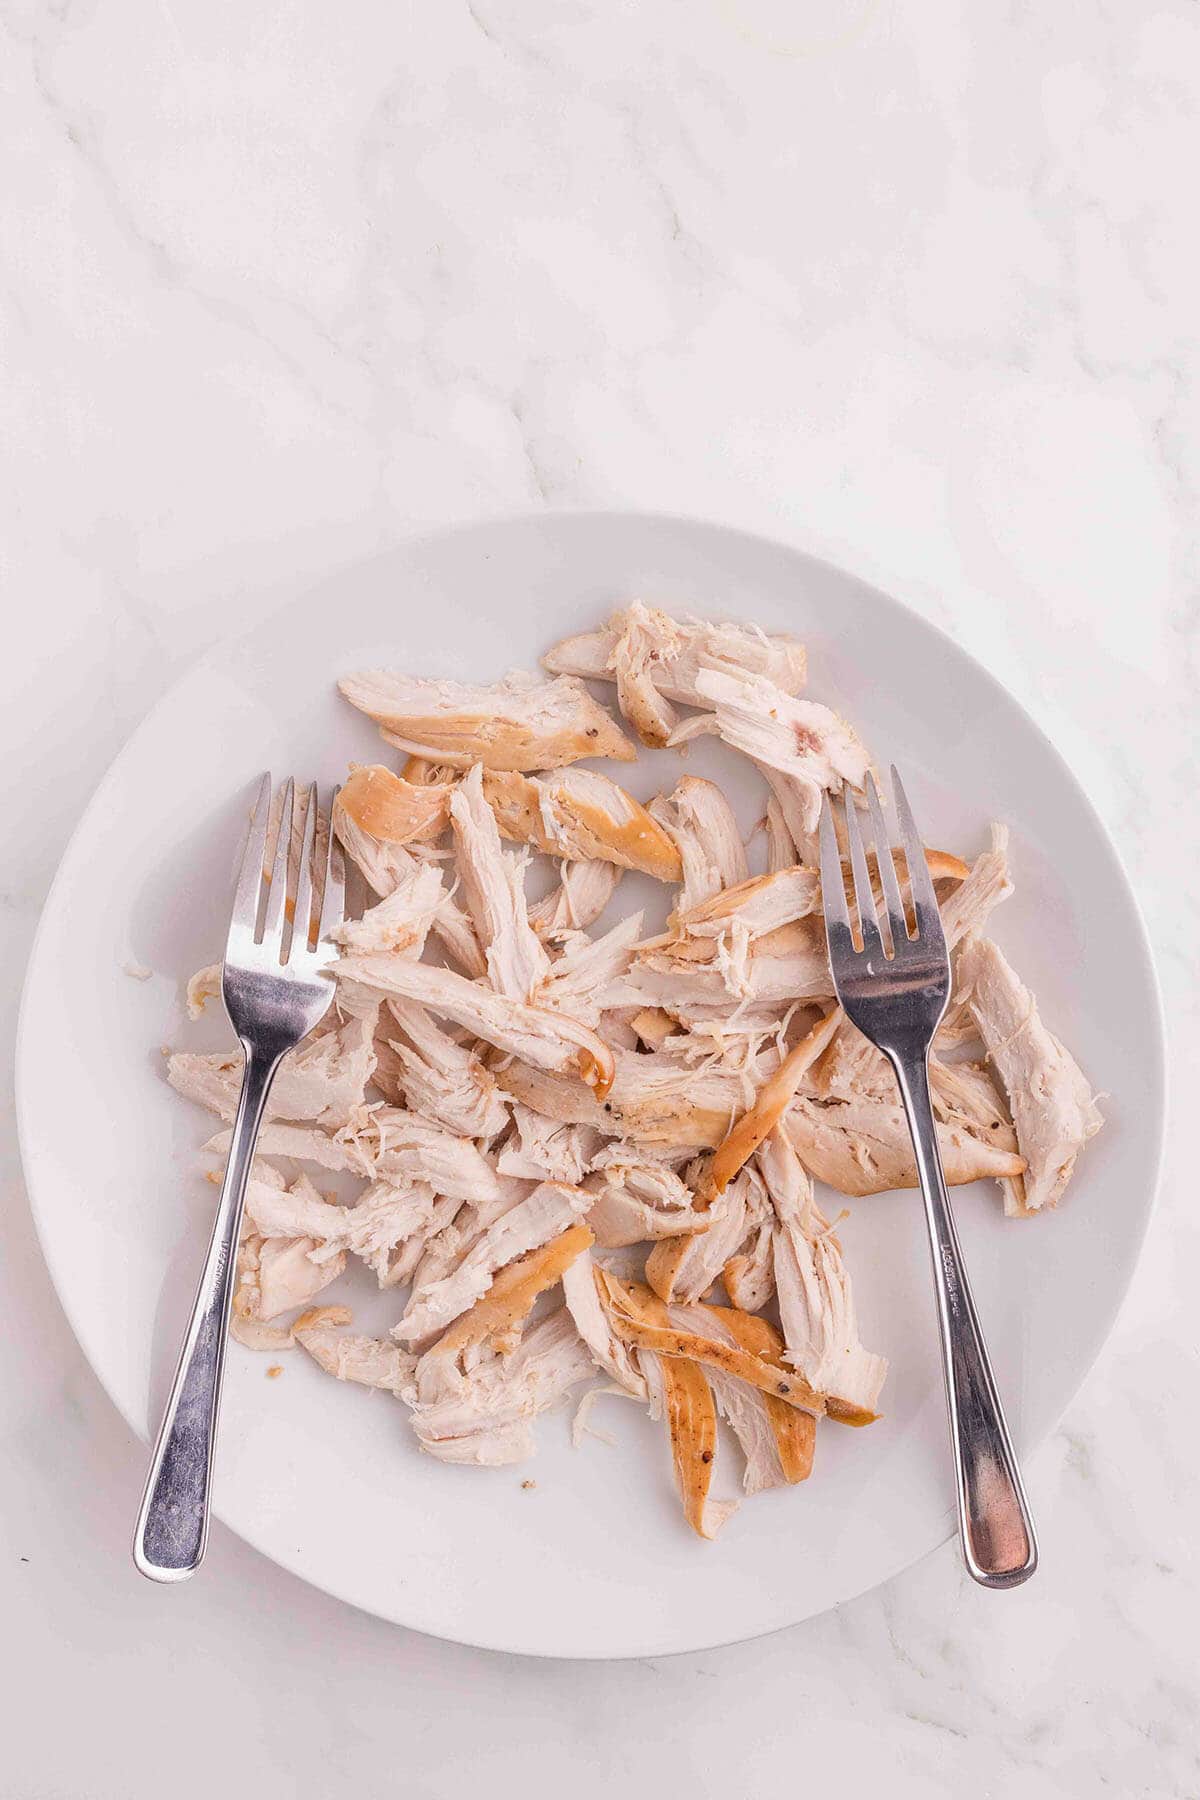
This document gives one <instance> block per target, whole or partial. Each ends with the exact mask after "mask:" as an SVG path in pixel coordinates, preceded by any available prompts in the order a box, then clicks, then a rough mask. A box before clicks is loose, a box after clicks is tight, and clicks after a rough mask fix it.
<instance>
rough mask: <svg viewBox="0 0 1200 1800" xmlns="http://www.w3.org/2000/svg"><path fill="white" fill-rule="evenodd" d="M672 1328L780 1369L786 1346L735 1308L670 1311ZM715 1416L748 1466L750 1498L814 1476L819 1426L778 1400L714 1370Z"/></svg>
mask: <svg viewBox="0 0 1200 1800" xmlns="http://www.w3.org/2000/svg"><path fill="white" fill-rule="evenodd" d="M667 1320H668V1323H669V1324H671V1325H673V1326H676V1327H677V1328H678V1329H679V1330H681V1331H687V1332H692V1333H695V1335H696V1336H698V1337H704V1338H708V1339H709V1340H710V1342H712V1343H715V1344H724V1345H726V1346H728V1347H730V1348H733V1349H741V1350H746V1351H749V1352H750V1353H751V1354H752V1355H755V1356H757V1357H758V1358H759V1360H760V1361H763V1362H768V1363H774V1364H776V1365H777V1366H779V1367H782V1357H781V1352H782V1348H783V1346H782V1341H781V1340H780V1338H779V1335H778V1333H777V1332H776V1331H775V1330H774V1329H773V1328H772V1326H771V1325H770V1324H768V1322H767V1320H766V1319H759V1318H756V1317H755V1316H754V1315H753V1314H751V1313H749V1312H747V1311H745V1309H743V1308H739V1307H737V1306H736V1305H735V1306H732V1307H730V1306H672V1307H670V1308H669V1309H668V1313H667ZM704 1373H705V1376H706V1378H707V1381H708V1385H709V1387H710V1388H711V1389H712V1393H713V1398H714V1400H715V1401H716V1403H717V1410H718V1412H719V1413H720V1415H721V1417H722V1418H723V1419H725V1420H726V1421H727V1423H728V1424H729V1427H730V1429H731V1430H732V1432H733V1434H734V1436H735V1437H736V1438H737V1440H738V1443H739V1444H740V1446H741V1450H742V1455H743V1456H744V1458H745V1461H746V1467H745V1471H744V1473H743V1476H742V1487H743V1489H744V1491H745V1492H746V1493H747V1494H748V1495H749V1494H761V1493H764V1492H765V1491H766V1490H767V1489H768V1488H773V1487H782V1486H783V1485H784V1484H785V1483H788V1484H791V1483H794V1482H797V1481H804V1480H806V1479H807V1477H808V1476H809V1475H810V1474H811V1472H812V1463H813V1450H814V1448H815V1445H816V1435H817V1421H816V1420H815V1419H814V1418H813V1416H812V1414H811V1413H804V1412H798V1411H797V1410H796V1408H795V1407H793V1406H787V1405H785V1404H784V1402H783V1401H782V1400H779V1399H778V1398H777V1397H776V1396H775V1395H774V1394H764V1393H763V1392H762V1390H761V1388H756V1387H750V1386H749V1385H748V1384H747V1383H746V1382H744V1381H739V1380H738V1378H737V1377H736V1376H734V1375H730V1374H727V1373H726V1372H725V1371H724V1370H723V1369H718V1368H714V1367H713V1366H712V1365H711V1364H710V1365H709V1366H708V1367H707V1368H706V1369H705V1371H704Z"/></svg>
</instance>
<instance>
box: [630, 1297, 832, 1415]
mask: <svg viewBox="0 0 1200 1800" xmlns="http://www.w3.org/2000/svg"><path fill="white" fill-rule="evenodd" d="M598 1278H599V1285H600V1293H601V1297H602V1299H603V1300H604V1303H605V1306H606V1308H607V1309H608V1314H609V1318H610V1319H611V1321H612V1326H613V1330H614V1331H615V1332H616V1334H617V1336H618V1337H619V1338H621V1339H622V1340H623V1342H625V1343H627V1344H634V1345H636V1346H637V1347H638V1348H639V1349H641V1350H652V1351H653V1352H654V1353H655V1355H656V1356H673V1357H674V1356H682V1357H687V1358H688V1359H690V1360H691V1361H693V1362H699V1363H703V1364H704V1365H705V1366H706V1367H712V1368H716V1369H723V1370H725V1371H726V1373H727V1374H730V1375H734V1376H736V1377H737V1379H738V1380H739V1381H746V1382H749V1384H750V1386H751V1387H756V1388H759V1389H760V1390H761V1391H762V1392H763V1393H764V1394H774V1395H776V1396H777V1398H778V1399H780V1400H782V1401H784V1402H785V1403H786V1404H787V1405H788V1406H794V1407H797V1408H799V1410H800V1411H801V1412H807V1413H811V1414H812V1416H813V1417H814V1418H820V1417H821V1416H822V1414H823V1413H824V1411H825V1401H824V1397H823V1396H822V1395H821V1394H818V1393H817V1392H815V1390H814V1389H813V1388H812V1387H810V1386H809V1384H808V1382H807V1381H805V1380H804V1378H803V1376H801V1375H788V1374H787V1373H786V1372H785V1371H783V1370H782V1369H781V1368H780V1367H779V1365H778V1364H777V1363H773V1362H771V1361H770V1360H768V1359H766V1358H764V1357H761V1356H760V1355H758V1354H757V1353H756V1352H754V1351H749V1350H745V1349H742V1348H741V1347H740V1346H735V1345H731V1344H722V1343H716V1342H714V1341H712V1340H710V1339H708V1338H702V1337H701V1336H700V1335H699V1333H697V1332H693V1331H681V1330H679V1329H678V1328H677V1327H676V1326H674V1325H670V1324H667V1325H663V1324H660V1323H657V1322H656V1323H651V1322H650V1320H651V1319H652V1318H653V1319H655V1320H657V1319H658V1318H659V1317H660V1316H661V1315H660V1314H658V1313H657V1312H656V1311H655V1308H657V1307H660V1306H661V1305H662V1304H663V1303H662V1302H661V1301H660V1300H659V1299H658V1297H657V1296H656V1295H654V1294H652V1293H651V1291H650V1289H649V1288H647V1287H644V1286H643V1285H642V1284H641V1283H640V1282H633V1281H620V1280H618V1279H617V1277H616V1276H614V1275H612V1274H611V1273H610V1272H609V1271H608V1270H607V1269H601V1270H599V1271H598ZM713 1310H715V1311H719V1310H720V1309H719V1308H714V1309H713Z"/></svg>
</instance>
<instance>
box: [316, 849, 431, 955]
mask: <svg viewBox="0 0 1200 1800" xmlns="http://www.w3.org/2000/svg"><path fill="white" fill-rule="evenodd" d="M445 898H446V889H445V887H444V885H443V882H442V876H441V871H440V870H439V869H437V868H435V867H434V866H433V865H432V864H431V863H416V864H414V866H413V868H412V871H411V872H410V873H408V874H406V875H403V876H401V878H400V880H399V881H398V882H397V883H396V886H395V888H394V889H393V890H392V892H391V893H390V894H389V895H388V896H387V898H386V899H385V900H381V901H380V902H379V904H378V905H377V906H372V907H369V908H368V910H367V911H366V912H365V913H364V914H363V916H362V918H361V919H347V920H346V922H345V924H344V925H339V926H338V927H337V928H336V929H335V930H334V931H332V932H331V933H330V936H331V937H332V938H333V940H334V942H335V943H337V944H340V945H341V947H342V949H343V950H347V951H350V952H351V953H354V954H357V955H368V954H370V952H371V951H373V950H390V951H393V952H394V953H395V954H396V955H397V956H420V954H421V952H422V951H423V950H424V948H425V940H426V938H427V937H428V935H429V928H430V926H431V925H432V924H433V922H434V920H435V919H436V918H437V916H438V913H439V911H440V909H441V907H442V903H443V902H444V900H445Z"/></svg>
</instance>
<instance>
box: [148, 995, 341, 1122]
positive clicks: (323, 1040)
mask: <svg viewBox="0 0 1200 1800" xmlns="http://www.w3.org/2000/svg"><path fill="white" fill-rule="evenodd" d="M374 1023H375V1022H374V1018H373V1017H371V1018H367V1019H347V1020H346V1021H345V1022H344V1023H343V1024H342V1025H340V1026H339V1027H338V1028H337V1029H336V1030H335V1031H330V1032H326V1033H325V1034H324V1035H323V1036H321V1037H311V1038H307V1039H306V1040H305V1041H304V1042H303V1043H302V1044H299V1045H298V1046H297V1048H296V1049H295V1050H292V1051H289V1053H288V1055H287V1056H285V1057H284V1059H283V1061H282V1063H281V1064H280V1066H279V1073H278V1075H277V1076H276V1077H275V1083H274V1086H273V1087H272V1089H271V1094H270V1099H269V1103H268V1105H269V1116H270V1117H272V1118H284V1119H318V1120H320V1121H321V1123H322V1124H323V1125H328V1126H329V1127H330V1128H331V1129H332V1128H333V1127H335V1126H339V1125H343V1124H345V1123H346V1121H347V1120H348V1119H349V1118H350V1117H351V1116H352V1115H353V1114H354V1113H355V1112H356V1111H357V1110H358V1109H359V1108H360V1107H361V1106H362V1095H363V1089H364V1087H365V1086H366V1085H367V1083H368V1082H369V1081H370V1079H371V1074H372V1071H373V1070H374V1067H375V1049H374V1036H375V1032H374ZM243 1066H244V1058H243V1056H242V1053H241V1051H240V1050H233V1051H215V1052H213V1053H211V1054H208V1055H199V1054H196V1053H194V1052H192V1051H179V1052H177V1053H176V1054H175V1055H173V1056H171V1057H169V1058H168V1060H167V1080H168V1081H169V1082H170V1084H171V1086H172V1087H173V1088H174V1089H175V1090H176V1092H177V1093H180V1094H182V1095H183V1096H184V1097H185V1099H188V1100H194V1101H196V1102H197V1104H198V1105H200V1106H205V1107H207V1108H208V1110H209V1111H210V1112H214V1113H216V1114H217V1116H218V1117H219V1118H222V1119H224V1120H226V1122H228V1123H231V1122H232V1120H233V1116H234V1114H235V1113H236V1111H237V1105H238V1097H239V1095H240V1093H241V1088H242V1070H243Z"/></svg>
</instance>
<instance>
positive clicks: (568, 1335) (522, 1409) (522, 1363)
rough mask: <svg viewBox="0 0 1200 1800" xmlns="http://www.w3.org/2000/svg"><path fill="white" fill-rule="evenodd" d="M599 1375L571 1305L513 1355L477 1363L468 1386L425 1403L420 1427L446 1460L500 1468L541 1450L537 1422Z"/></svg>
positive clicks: (420, 1436)
mask: <svg viewBox="0 0 1200 1800" xmlns="http://www.w3.org/2000/svg"><path fill="white" fill-rule="evenodd" d="M594 1374H595V1364H594V1363H593V1361H592V1358H591V1355H590V1353H589V1351H588V1348H587V1346H586V1345H585V1344H584V1342H583V1340H582V1338H581V1337H580V1336H579V1333H578V1332H577V1331H576V1329H575V1323H574V1320H573V1319H572V1318H571V1315H570V1313H569V1312H568V1311H567V1310H566V1308H565V1307H559V1309H558V1311H557V1312H554V1313H551V1314H550V1315H549V1316H548V1317H547V1318H545V1319H542V1320H540V1321H539V1322H538V1324H536V1325H534V1326H532V1327H531V1328H530V1329H529V1330H528V1331H526V1332H525V1333H524V1335H523V1337H522V1339H521V1342H520V1343H519V1344H518V1345H517V1348H516V1349H515V1350H514V1351H513V1352H512V1354H511V1355H510V1356H497V1357H493V1358H492V1359H491V1360H490V1361H486V1362H482V1363H480V1364H479V1365H478V1366H477V1367H475V1368H474V1369H473V1370H472V1371H471V1374H470V1376H469V1377H468V1378H467V1380H466V1381H465V1383H464V1387H463V1391H462V1392H461V1393H460V1394H458V1395H456V1396H454V1397H453V1398H450V1399H447V1400H442V1401H439V1402H438V1403H437V1404H436V1405H434V1406H419V1407H417V1408H416V1409H415V1410H414V1412H413V1415H412V1427H413V1431H414V1432H415V1434H416V1438H417V1442H418V1443H419V1444H420V1446H421V1448H422V1450H426V1451H428V1453H429V1454H430V1455H431V1456H436V1457H437V1458H438V1459H439V1461H441V1462H450V1463H467V1464H474V1465H476V1466H478V1467H483V1468H498V1467H501V1466H503V1465H505V1464H508V1463H514V1462H522V1461H524V1459H525V1458H526V1457H527V1456H531V1455H532V1454H533V1448H534V1444H533V1420H534V1419H535V1418H536V1417H537V1415H538V1414H539V1413H541V1412H544V1411H545V1410H546V1408H547V1407H550V1406H553V1405H554V1404H555V1402H556V1401H558V1400H560V1399H561V1398H562V1396H563V1395H564V1394H565V1393H568V1392H569V1391H570V1389H571V1388H573V1387H577V1386H578V1385H579V1383H580V1382H581V1381H587V1380H589V1379H590V1378H591V1377H592V1376H593V1375H594Z"/></svg>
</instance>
